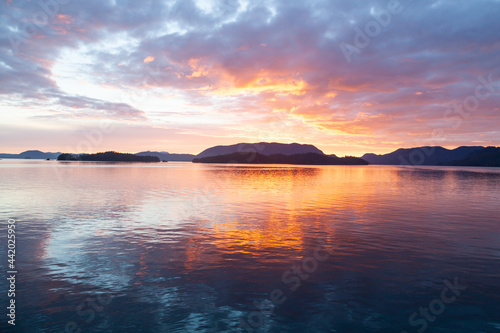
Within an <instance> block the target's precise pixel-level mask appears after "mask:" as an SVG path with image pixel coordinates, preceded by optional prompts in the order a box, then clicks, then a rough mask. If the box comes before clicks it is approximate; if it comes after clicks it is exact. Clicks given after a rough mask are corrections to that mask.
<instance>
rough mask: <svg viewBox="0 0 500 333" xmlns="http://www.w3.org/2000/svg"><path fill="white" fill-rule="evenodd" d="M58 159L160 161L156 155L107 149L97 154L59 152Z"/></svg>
mask: <svg viewBox="0 0 500 333" xmlns="http://www.w3.org/2000/svg"><path fill="white" fill-rule="evenodd" d="M57 160H58V161H94V162H160V159H159V158H158V157H156V156H137V155H134V154H125V153H117V152H114V151H107V152H105V153H97V154H80V155H75V154H61V155H59V157H58V158H57Z"/></svg>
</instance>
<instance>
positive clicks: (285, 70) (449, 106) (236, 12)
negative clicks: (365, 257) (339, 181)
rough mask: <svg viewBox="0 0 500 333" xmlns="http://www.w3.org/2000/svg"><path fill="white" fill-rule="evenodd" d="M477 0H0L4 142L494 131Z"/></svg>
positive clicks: (405, 136)
mask: <svg viewBox="0 0 500 333" xmlns="http://www.w3.org/2000/svg"><path fill="white" fill-rule="evenodd" d="M49 2H50V1H49ZM483 3H484V5H481V6H479V5H477V4H476V3H475V2H471V1H437V0H432V1H426V2H416V1H413V2H412V1H408V0H407V1H396V2H394V1H392V2H391V1H389V2H388V1H371V2H370V3H369V4H368V3H366V2H364V1H361V0H359V1H313V2H311V1H302V0H301V1H281V0H276V1H266V2H260V1H247V0H228V1H209V0H197V1H156V0H154V1H151V2H148V3H147V4H146V3H141V2H133V3H127V5H126V6H124V5H123V4H121V3H120V2H119V1H111V2H102V1H91V2H69V3H67V4H66V2H64V4H62V3H61V4H59V3H57V2H55V0H54V4H55V5H52V6H49V7H47V6H45V7H44V6H42V5H40V4H38V3H37V2H36V1H35V2H33V1H31V2H13V1H2V2H1V3H0V8H1V12H2V15H1V16H0V20H1V21H2V24H1V27H0V29H1V32H2V33H1V36H4V37H1V40H2V43H0V50H1V52H0V83H1V85H0V110H1V116H0V117H1V118H0V119H1V122H0V151H1V152H6V153H19V152H21V151H24V150H28V149H39V150H42V151H69V152H75V153H81V152H97V151H105V150H117V151H124V152H138V151H142V150H157V151H168V152H173V153H193V154H197V153H199V152H201V151H202V150H204V149H205V148H207V147H210V146H214V145H223V144H234V143H237V142H261V141H276V142H282V143H290V142H299V143H309V144H314V145H316V146H317V147H318V148H319V149H321V150H323V151H324V152H325V153H329V154H337V155H346V154H349V155H358V156H360V155H362V154H363V153H367V152H373V153H387V152H390V151H392V150H395V149H397V148H399V147H416V146H423V145H441V146H444V147H449V148H454V147H457V146H460V145H484V146H487V145H496V146H497V145H500V131H499V130H498V123H497V122H496V121H492V120H496V119H498V115H499V113H500V106H499V105H500V93H499V92H500V85H499V84H498V82H499V80H500V67H499V65H498V59H499V58H500V42H499V38H498V37H499V34H498V31H500V21H499V20H498V13H499V12H500V2H498V1H494V0H489V1H483ZM384 13H385V14H387V13H389V14H388V15H389V16H388V15H386V16H384V15H385V14H384ZM384 20H385V21H384ZM370 27H371V28H370ZM377 27H378V28H377ZM367 29H372V30H367ZM377 29H378V30H377ZM464 64H467V65H464ZM457 105H458V106H459V107H457ZM103 124H104V125H103ZM103 126H105V127H106V128H108V129H109V130H107V131H103V130H101V128H102V127H103ZM89 138H90V139H89ZM82 142H84V143H88V142H90V144H83V143H82Z"/></svg>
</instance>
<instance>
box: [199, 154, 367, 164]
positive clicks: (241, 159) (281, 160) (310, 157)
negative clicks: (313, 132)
mask: <svg viewBox="0 0 500 333" xmlns="http://www.w3.org/2000/svg"><path fill="white" fill-rule="evenodd" d="M193 163H235V164H240V163H244V164H298V165H367V164H368V162H366V161H365V160H363V159H361V158H358V157H352V156H346V157H336V156H328V155H321V154H316V153H305V154H294V155H283V154H274V155H269V156H267V155H263V154H260V153H252V152H245V153H232V154H226V155H218V156H208V157H202V158H195V159H194V160H193Z"/></svg>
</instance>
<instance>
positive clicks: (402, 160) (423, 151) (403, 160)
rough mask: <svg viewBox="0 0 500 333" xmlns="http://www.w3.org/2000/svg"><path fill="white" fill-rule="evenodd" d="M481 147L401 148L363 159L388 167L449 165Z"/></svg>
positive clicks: (364, 156) (365, 155) (369, 155)
mask: <svg viewBox="0 0 500 333" xmlns="http://www.w3.org/2000/svg"><path fill="white" fill-rule="evenodd" d="M480 149H484V147H480V146H463V147H458V148H456V149H453V150H449V149H446V148H443V147H439V146H437V147H417V148H408V149H405V148H401V149H398V150H396V151H393V152H392V153H389V154H385V155H375V154H364V155H363V156H362V157H361V158H362V159H364V160H366V161H368V162H369V163H371V164H387V165H449V164H450V163H451V162H453V161H457V160H461V159H463V158H465V157H466V156H467V155H468V154H470V153H471V152H473V151H476V150H480Z"/></svg>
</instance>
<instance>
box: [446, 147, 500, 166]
mask: <svg viewBox="0 0 500 333" xmlns="http://www.w3.org/2000/svg"><path fill="white" fill-rule="evenodd" d="M450 165H457V166H483V167H500V147H486V148H484V149H480V150H476V151H473V152H471V153H470V154H469V155H467V156H466V157H465V158H463V159H461V160H458V161H454V162H452V163H450Z"/></svg>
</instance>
